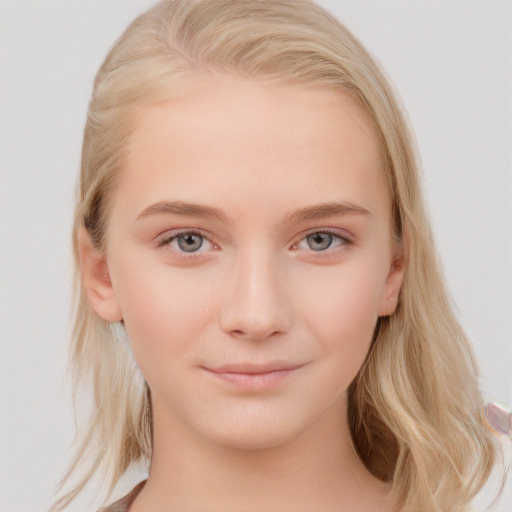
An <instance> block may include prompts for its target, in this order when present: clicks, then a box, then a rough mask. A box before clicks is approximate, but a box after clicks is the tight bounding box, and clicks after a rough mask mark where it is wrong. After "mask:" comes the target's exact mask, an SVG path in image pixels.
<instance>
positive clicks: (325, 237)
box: [295, 231, 351, 252]
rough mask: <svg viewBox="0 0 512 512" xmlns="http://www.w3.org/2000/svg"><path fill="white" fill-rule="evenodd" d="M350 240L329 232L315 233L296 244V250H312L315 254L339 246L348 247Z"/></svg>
mask: <svg viewBox="0 0 512 512" xmlns="http://www.w3.org/2000/svg"><path fill="white" fill-rule="evenodd" d="M350 243H351V242H350V240H348V239H347V238H344V237H342V236H340V235H336V234H335V233H331V232H329V231H316V232H314V233H310V234H309V235H307V236H305V237H304V238H303V239H302V240H300V241H299V242H298V243H297V244H296V246H295V247H296V248H297V249H303V250H312V251H315V252H322V251H326V250H327V249H333V248H335V247H339V246H341V245H350Z"/></svg>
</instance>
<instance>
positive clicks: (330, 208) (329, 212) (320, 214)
mask: <svg viewBox="0 0 512 512" xmlns="http://www.w3.org/2000/svg"><path fill="white" fill-rule="evenodd" d="M347 214H357V215H371V214H372V213H371V212H370V210H367V209H366V208H363V207H362V206H358V205H356V204H353V203H347V202H329V203H323V204H319V205H314V206H308V207H306V208H301V209H300V210H297V211H296V212H293V213H292V214H291V215H289V217H288V221H289V222H292V223H293V222H300V221H304V220H315V219H323V218H326V217H335V216H337V215H347Z"/></svg>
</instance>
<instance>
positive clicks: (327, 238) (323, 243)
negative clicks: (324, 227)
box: [307, 233, 332, 251]
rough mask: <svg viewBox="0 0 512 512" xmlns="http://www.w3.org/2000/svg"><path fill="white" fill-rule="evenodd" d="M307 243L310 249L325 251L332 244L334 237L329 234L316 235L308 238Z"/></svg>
mask: <svg viewBox="0 0 512 512" xmlns="http://www.w3.org/2000/svg"><path fill="white" fill-rule="evenodd" d="M307 242H308V245H309V248H310V249H313V250H314V251H323V250H325V249H328V248H329V247H330V245H331V244H332V235H330V234H329V233H315V234H313V235H309V236H308V237H307Z"/></svg>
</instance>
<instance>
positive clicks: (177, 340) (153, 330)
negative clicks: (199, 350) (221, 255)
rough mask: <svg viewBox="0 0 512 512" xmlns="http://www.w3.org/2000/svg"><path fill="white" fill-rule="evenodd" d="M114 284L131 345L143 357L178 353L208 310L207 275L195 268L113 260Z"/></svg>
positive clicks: (206, 318) (141, 360)
mask: <svg viewBox="0 0 512 512" xmlns="http://www.w3.org/2000/svg"><path fill="white" fill-rule="evenodd" d="M116 270H117V271H116V279H115V290H116V295H117V297H118V300H119V303H120V306H121V310H122V312H123V319H124V323H125V327H126V331H127V333H128V337H129V339H130V342H131V345H132V349H133V352H134V355H135V358H136V360H137V362H138V363H139V366H140V367H141V370H142V371H143V373H144V366H145V361H146V360H148V359H151V360H155V359H161V358H166V356H169V358H172V359H177V358H179V357H180V355H181V353H183V352H185V350H186V349H187V348H188V345H189V344H190V341H191V340H193V339H195V338H197V337H198V335H199V332H200V331H201V330H202V329H203V328H204V325H205V324H206V323H208V322H209V321H210V319H211V318H212V316H213V310H214V306H213V305H214V300H213V297H212V293H213V292H212V286H211V285H209V283H211V280H207V279H202V278H201V276H200V275H197V274H198V273H199V274H200V271H199V272H198V271H197V269H186V270H183V269H182V270H177V269H173V268H172V267H170V266H167V265H163V264H159V263H155V261H152V262H151V264H148V265H145V264H144V259H143V258H139V259H138V258H137V257H136V255H134V256H133V257H132V258H130V259H128V258H123V259H122V260H120V261H118V262H116Z"/></svg>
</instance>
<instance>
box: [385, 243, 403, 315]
mask: <svg viewBox="0 0 512 512" xmlns="http://www.w3.org/2000/svg"><path fill="white" fill-rule="evenodd" d="M404 271H405V257H404V255H403V253H402V251H400V252H397V254H395V256H394V258H393V261H392V262H391V267H390V269H389V274H388V276H387V279H386V283H385V285H384V290H383V295H382V299H381V304H380V309H379V316H389V315H391V314H393V313H394V312H395V309H396V307H397V305H398V297H399V295H400V289H401V287H402V281H403V279H404Z"/></svg>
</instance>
